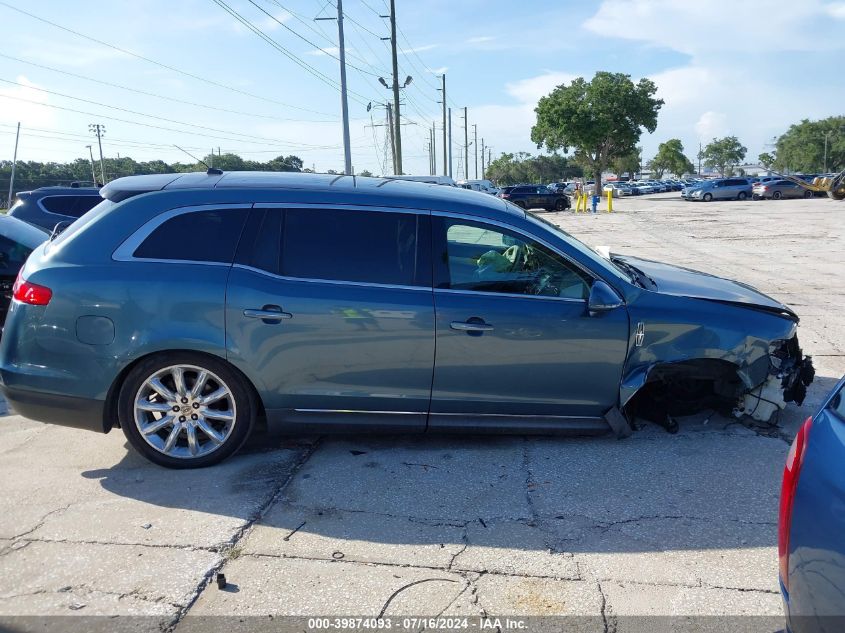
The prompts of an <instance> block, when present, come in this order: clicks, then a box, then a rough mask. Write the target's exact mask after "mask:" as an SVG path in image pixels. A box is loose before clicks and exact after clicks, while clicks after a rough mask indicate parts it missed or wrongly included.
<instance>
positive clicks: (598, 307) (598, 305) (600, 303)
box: [587, 280, 622, 316]
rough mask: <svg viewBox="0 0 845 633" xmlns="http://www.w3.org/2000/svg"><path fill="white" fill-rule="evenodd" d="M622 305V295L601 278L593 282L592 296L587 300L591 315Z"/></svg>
mask: <svg viewBox="0 0 845 633" xmlns="http://www.w3.org/2000/svg"><path fill="white" fill-rule="evenodd" d="M621 305H622V299H621V297H620V296H619V295H618V294H616V291H615V290H614V289H613V288H611V287H610V286H608V285H607V284H606V283H605V282H603V281H601V280H596V281H594V282H593V287H592V288H590V298H589V299H588V300H587V311H588V312H589V314H590V316H595V315H597V314H599V313H601V312H607V311H608V310H613V309H615V308H618V307H619V306H621Z"/></svg>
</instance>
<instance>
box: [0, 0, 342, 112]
mask: <svg viewBox="0 0 845 633" xmlns="http://www.w3.org/2000/svg"><path fill="white" fill-rule="evenodd" d="M0 5H2V6H4V7H6V8H7V9H11V10H12V11H17V12H18V13H22V14H23V15H26V16H28V17H30V18H32V19H34V20H38V21H39V22H43V23H44V24H49V25H50V26H53V27H55V28H57V29H61V30H62V31H65V32H66V33H70V34H72V35H76V36H77V37H81V38H83V39H86V40H90V41H92V42H95V43H97V44H100V45H102V46H106V47H107V48H111V49H112V50H116V51H118V52H121V53H123V54H125V55H129V56H130V57H134V58H136V59H140V60H142V61H145V62H147V63H150V64H153V65H155V66H158V67H159V68H164V69H166V70H169V71H171V72H175V73H178V74H180V75H184V76H186V77H190V78H191V79H195V80H197V81H201V82H203V83H206V84H210V85H212V86H216V87H217V88H224V89H226V90H229V91H231V92H236V93H238V94H241V95H244V96H247V97H252V98H253V99H260V100H261V101H266V102H268V103H275V104H276V105H281V106H284V107H286V108H292V109H294V110H302V111H303V112H310V113H312V114H321V115H324V116H333V115H331V114H328V113H326V112H319V111H317V110H312V109H310V108H303V107H301V106H296V105H293V104H290V103H285V102H284V101H278V100H276V99H270V98H269V97H262V96H261V95H257V94H255V93H252V92H247V91H246V90H241V89H240V88H235V87H233V86H230V85H227V84H223V83H220V82H217V81H214V80H213V79H207V78H205V77H200V76H199V75H195V74H193V73H190V72H188V71H185V70H180V69H179V68H175V67H173V66H170V65H168V64H165V63H163V62H159V61H156V60H154V59H151V58H149V57H145V56H144V55H139V54H138V53H133V52H132V51H130V50H127V49H125V48H121V47H120V46H115V45H114V44H109V43H108V42H104V41H103V40H100V39H97V38H95V37H91V36H90V35H85V34H84V33H80V32H79V31H74V30H73V29H69V28H67V27H66V26H62V25H61V24H57V23H55V22H51V21H50V20H47V19H46V18H42V17H40V16H37V15H35V14H33V13H29V12H28V11H24V10H23V9H19V8H18V7H14V6H12V5H11V4H9V3H8V2H4V1H3V0H0Z"/></svg>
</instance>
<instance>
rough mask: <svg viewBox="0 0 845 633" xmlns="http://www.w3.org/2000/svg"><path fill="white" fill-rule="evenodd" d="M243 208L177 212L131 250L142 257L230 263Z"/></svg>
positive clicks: (242, 218) (238, 234) (240, 224)
mask: <svg viewBox="0 0 845 633" xmlns="http://www.w3.org/2000/svg"><path fill="white" fill-rule="evenodd" d="M247 211H248V210H247V209H225V210H223V209H221V210H216V211H195V212H187V213H181V214H179V215H177V216H175V217H172V218H170V219H169V220H166V221H165V222H164V223H163V224H161V225H160V226H159V227H158V228H156V229H155V230H154V231H153V232H152V233H151V234H150V235H149V237H147V239H145V240H144V241H143V242H142V243H141V245H140V246H139V247H138V248H137V249H136V250H135V253H134V256H135V257H139V258H142V259H174V260H183V261H191V262H222V263H225V264H230V263H231V262H232V258H233V257H234V255H235V247H236V246H237V244H238V239H239V238H240V235H241V229H242V228H243V224H244V220H246V215H247Z"/></svg>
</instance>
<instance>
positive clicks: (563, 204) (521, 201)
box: [499, 185, 571, 211]
mask: <svg viewBox="0 0 845 633" xmlns="http://www.w3.org/2000/svg"><path fill="white" fill-rule="evenodd" d="M499 197H500V198H502V199H503V200H507V201H508V202H511V203H513V204H515V205H516V206H518V207H522V208H523V209H545V210H546V211H566V210H567V209H568V208H570V206H571V202H570V200H569V196H567V195H566V194H565V193H564V192H563V191H560V190H557V189H550V188H549V187H546V186H545V185H516V186H513V187H503V188H502V189H501V190H500V191H499Z"/></svg>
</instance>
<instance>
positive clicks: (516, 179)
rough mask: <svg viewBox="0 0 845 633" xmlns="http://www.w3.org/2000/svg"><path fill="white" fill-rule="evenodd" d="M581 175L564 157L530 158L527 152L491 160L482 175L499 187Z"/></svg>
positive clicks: (577, 167)
mask: <svg viewBox="0 0 845 633" xmlns="http://www.w3.org/2000/svg"><path fill="white" fill-rule="evenodd" d="M582 174H583V170H582V169H581V167H579V166H578V165H576V164H574V163H573V162H572V161H571V160H570V159H569V158H567V157H566V156H561V155H560V154H556V153H555V154H549V155H540V156H532V155H531V154H529V153H528V152H516V153H511V154H507V153H506V154H502V155H501V156H499V157H498V158H496V159H494V160H492V161H491V162H490V164H489V165H488V166H487V168H486V169H485V172H484V175H485V176H486V177H487V178H489V179H490V180H492V181H494V182H496V183H497V184H499V185H501V186H506V185H513V184H516V183H520V182H539V183H550V182H558V181H561V180H567V179H569V178H574V177H577V176H580V175H582Z"/></svg>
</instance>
